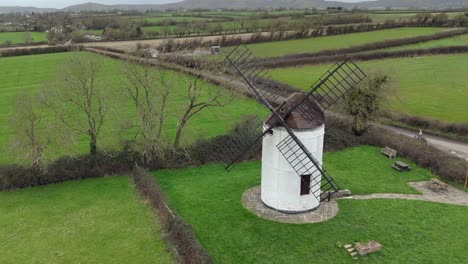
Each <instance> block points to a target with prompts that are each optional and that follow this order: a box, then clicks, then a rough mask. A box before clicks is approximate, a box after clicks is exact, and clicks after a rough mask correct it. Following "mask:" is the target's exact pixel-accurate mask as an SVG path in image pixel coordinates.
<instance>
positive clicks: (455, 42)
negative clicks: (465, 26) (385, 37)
mask: <svg viewBox="0 0 468 264" xmlns="http://www.w3.org/2000/svg"><path fill="white" fill-rule="evenodd" d="M467 45H468V34H466V35H460V36H456V37H452V38H445V39H439V40H432V41H427V42H422V43H417V44H411V45H405V46H399V47H394V48H388V49H381V50H378V51H398V50H409V49H429V48H439V47H453V46H467Z"/></svg>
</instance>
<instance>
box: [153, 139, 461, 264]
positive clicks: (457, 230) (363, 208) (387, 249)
mask: <svg viewBox="0 0 468 264" xmlns="http://www.w3.org/2000/svg"><path fill="white" fill-rule="evenodd" d="M361 155H362V156H361ZM385 159H386V158H385V157H382V156H380V154H379V152H378V149H376V148H370V147H362V148H357V149H352V150H348V151H345V152H343V153H340V152H338V153H331V154H327V155H326V156H325V164H326V166H328V168H329V169H328V170H329V172H330V173H331V175H333V176H335V177H336V178H337V179H338V180H339V182H341V183H342V187H343V188H348V187H349V188H351V190H352V191H355V190H356V192H358V193H370V192H373V191H375V190H378V191H398V190H400V191H403V192H406V191H407V188H408V187H407V186H406V183H405V181H411V180H422V179H425V178H427V177H428V176H429V173H428V172H424V171H423V170H422V169H419V168H417V169H416V170H415V171H413V172H410V173H408V174H399V175H394V174H393V173H392V172H390V171H391V168H389V167H388V166H387V165H388V164H386V163H387V160H385ZM384 160H385V161H384ZM374 162H375V163H376V164H382V167H380V166H378V165H375V166H373V168H374V170H371V169H369V170H366V169H364V170H363V168H366V166H368V165H369V164H371V163H374ZM340 163H341V164H340ZM359 163H360V164H362V167H359V166H357V165H356V164H359ZM384 163H385V164H384ZM346 165H348V167H349V169H348V170H347V171H345V170H344V167H346ZM383 165H385V166H383ZM334 167H335V168H336V169H335V168H334ZM155 175H156V177H157V179H158V181H159V183H160V184H161V186H162V187H163V189H164V191H165V192H166V194H167V195H168V198H169V200H170V202H171V204H172V205H173V206H174V208H175V209H176V210H177V211H178V213H180V214H181V215H182V217H184V219H185V220H186V221H188V222H189V223H190V224H192V225H193V227H194V229H195V231H196V234H197V236H198V238H199V240H200V241H201V243H202V244H203V245H204V246H205V248H206V249H207V250H208V252H209V253H210V254H211V255H212V256H213V258H214V260H215V261H216V262H217V263H309V262H311V261H313V262H315V263H356V262H359V263H361V262H362V263H366V262H369V263H465V262H467V261H468V256H467V255H466V254H465V250H464V247H465V246H464V245H465V244H466V243H464V241H466V237H467V235H468V231H467V230H468V224H467V223H466V221H464V219H465V218H466V214H467V213H468V209H467V208H466V207H461V206H451V205H443V204H436V203H429V202H420V201H404V200H383V199H380V200H367V201H357V200H340V201H339V208H340V210H339V212H338V215H337V216H336V217H335V218H333V219H332V220H329V221H327V222H323V223H319V224H307V225H293V224H282V223H277V222H273V221H268V220H264V219H260V218H258V217H257V216H255V215H254V214H252V213H250V212H248V211H247V210H246V209H245V208H243V206H242V204H241V197H242V193H243V192H245V191H246V190H247V189H249V188H251V187H253V186H256V185H259V184H260V163H259V162H250V163H243V164H240V165H239V166H238V167H236V169H235V170H234V171H233V172H231V173H226V172H225V171H224V170H223V167H222V166H220V165H210V166H205V167H198V168H190V169H185V170H167V171H159V172H156V173H155ZM396 177H397V178H405V179H404V180H402V179H396ZM345 179H346V181H347V182H346V181H344V180H345ZM369 180H370V181H371V183H368V182H367V181H369ZM387 182H390V183H391V184H387ZM377 185H378V186H377ZM358 186H361V187H358ZM447 238H450V239H447ZM369 240H376V241H378V242H380V243H382V244H383V247H384V250H383V251H382V252H379V253H375V254H372V255H370V256H367V257H364V258H362V259H361V260H360V261H354V260H352V259H351V257H350V256H349V255H348V253H347V252H346V251H345V250H344V249H343V248H340V247H339V245H343V244H347V243H352V242H357V241H363V242H366V241H369Z"/></svg>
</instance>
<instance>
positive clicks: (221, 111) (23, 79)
mask: <svg viewBox="0 0 468 264" xmlns="http://www.w3.org/2000/svg"><path fill="white" fill-rule="evenodd" d="M68 56H69V54H68V53H56V54H47V55H34V56H21V57H10V58H1V59H0V80H1V82H0V105H1V108H0V123H1V124H3V125H2V126H0V145H1V146H3V148H1V149H0V162H10V161H12V160H14V154H13V153H11V151H10V149H9V147H8V146H9V145H10V144H9V143H10V142H11V139H12V135H13V134H14V131H13V130H12V129H11V127H10V126H9V122H10V121H9V118H10V115H11V113H12V112H13V111H14V101H15V98H16V96H17V95H18V94H19V93H20V92H22V91H27V92H30V93H37V92H38V90H39V88H41V87H42V85H44V82H46V81H50V80H54V79H55V78H56V75H57V71H59V70H60V68H61V67H62V65H63V63H64V62H65V61H66V60H67V58H68ZM96 56H98V55H96ZM102 60H103V62H104V70H103V72H102V74H101V75H100V76H98V79H99V80H100V82H102V83H104V84H105V85H106V87H108V89H109V99H108V100H109V105H110V108H111V109H110V110H109V115H108V121H107V122H106V123H105V124H104V127H103V131H102V135H101V137H100V142H101V143H102V144H103V145H104V146H107V147H113V146H116V145H117V144H118V143H119V136H118V135H119V130H118V129H119V126H120V125H121V124H122V123H123V122H124V120H130V119H132V118H134V117H135V115H136V113H135V110H134V107H133V105H132V103H130V100H129V99H127V96H126V92H125V87H124V86H123V85H122V83H123V77H122V74H121V61H119V60H115V59H110V58H107V57H102ZM189 78H192V77H189V76H186V75H183V74H178V73H175V72H168V75H167V79H168V80H170V81H171V82H172V83H173V90H172V91H171V95H170V99H169V103H168V108H167V113H169V114H168V117H167V120H166V126H165V131H164V133H165V137H166V138H168V139H169V140H172V139H173V138H174V137H175V133H176V130H177V124H178V119H179V117H180V116H181V115H182V114H183V111H184V108H185V105H186V100H185V97H184V96H185V93H186V87H187V86H188V81H189ZM202 85H208V84H204V83H202ZM213 88H214V87H212V88H210V89H213ZM252 113H266V110H264V108H263V107H262V106H261V105H260V104H257V103H256V102H255V101H254V100H250V99H245V98H240V97H239V98H236V99H235V100H234V101H233V103H231V104H230V105H228V106H227V107H225V108H218V109H208V110H204V111H202V112H201V113H200V114H199V115H198V116H195V117H194V118H193V119H192V120H191V121H189V123H188V127H187V128H186V130H185V132H184V139H183V141H184V142H185V143H190V142H193V141H194V140H196V139H199V138H209V137H213V136H216V135H219V134H223V133H225V132H227V131H228V130H229V129H231V126H232V125H233V124H234V123H235V122H238V120H239V119H240V118H241V117H242V116H244V115H247V114H252ZM127 136H128V137H127V139H131V138H133V136H134V134H133V133H132V135H130V134H129V135H127ZM98 144H99V143H98ZM88 146H89V143H88V139H86V138H81V139H79V140H78V142H77V144H76V146H72V147H71V151H72V152H71V153H76V152H78V153H86V152H87V151H88ZM101 146H102V145H101ZM53 150H55V149H53ZM67 151H70V150H61V149H60V150H59V151H58V152H59V153H54V155H62V154H67ZM51 152H52V150H51ZM51 155H52V154H51ZM54 155H52V156H54Z"/></svg>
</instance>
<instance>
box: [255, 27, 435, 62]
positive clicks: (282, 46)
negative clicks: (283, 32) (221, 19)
mask: <svg viewBox="0 0 468 264" xmlns="http://www.w3.org/2000/svg"><path fill="white" fill-rule="evenodd" d="M442 30H443V29H441V28H397V29H388V30H378V31H372V32H363V33H352V34H345V35H336V36H329V37H320V38H308V39H300V40H289V41H276V42H267V43H259V44H251V45H248V46H249V48H251V49H252V51H253V52H254V53H255V55H256V56H258V57H277V56H284V55H290V54H299V53H312V52H319V51H322V50H330V49H341V48H348V47H351V46H356V45H362V44H366V43H372V42H379V41H384V40H390V39H400V38H407V37H415V36H423V35H431V34H435V33H437V32H440V31H442Z"/></svg>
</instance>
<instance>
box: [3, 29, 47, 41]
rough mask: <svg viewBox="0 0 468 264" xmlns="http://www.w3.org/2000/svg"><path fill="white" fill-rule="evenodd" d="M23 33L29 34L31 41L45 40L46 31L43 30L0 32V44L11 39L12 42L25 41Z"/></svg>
mask: <svg viewBox="0 0 468 264" xmlns="http://www.w3.org/2000/svg"><path fill="white" fill-rule="evenodd" d="M25 35H30V36H31V37H32V38H33V40H32V42H43V41H47V33H44V32H0V44H3V43H5V41H11V43H12V44H21V43H24V42H25V39H24V37H25Z"/></svg>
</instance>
